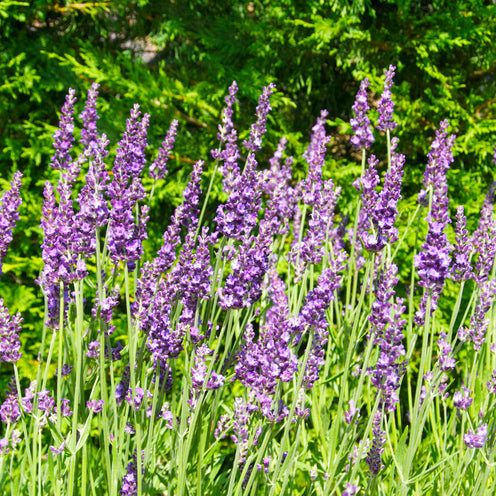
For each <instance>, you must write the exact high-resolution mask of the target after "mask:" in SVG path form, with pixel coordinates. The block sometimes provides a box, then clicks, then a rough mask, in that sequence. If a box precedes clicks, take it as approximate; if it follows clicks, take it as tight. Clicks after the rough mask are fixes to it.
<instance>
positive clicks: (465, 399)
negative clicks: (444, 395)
mask: <svg viewBox="0 0 496 496" xmlns="http://www.w3.org/2000/svg"><path fill="white" fill-rule="evenodd" d="M462 390H463V392H462V391H457V392H456V393H455V394H454V395H453V405H454V406H455V408H459V409H460V410H466V409H467V408H468V407H469V406H470V405H471V404H472V402H473V401H474V400H473V398H471V397H470V396H469V395H470V393H471V392H472V391H470V389H467V388H466V387H462Z"/></svg>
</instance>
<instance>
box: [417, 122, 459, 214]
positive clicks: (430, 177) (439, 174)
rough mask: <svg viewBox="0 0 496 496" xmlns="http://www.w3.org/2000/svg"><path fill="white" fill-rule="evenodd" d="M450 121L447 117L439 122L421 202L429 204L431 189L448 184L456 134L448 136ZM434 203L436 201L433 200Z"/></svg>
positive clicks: (428, 159)
mask: <svg viewBox="0 0 496 496" xmlns="http://www.w3.org/2000/svg"><path fill="white" fill-rule="evenodd" d="M448 127H449V122H448V121H447V120H446V119H445V120H443V121H441V123H440V124H439V129H438V130H437V131H436V136H435V138H434V140H433V142H432V144H431V149H430V151H429V153H428V154H427V167H426V170H425V172H424V176H423V179H422V182H423V186H424V187H423V189H421V190H420V193H419V195H418V201H419V203H421V204H423V205H427V204H428V198H427V195H428V193H429V191H435V190H438V189H441V188H443V187H444V185H445V184H446V172H447V170H448V169H449V168H450V164H451V162H453V154H452V152H451V149H452V147H453V144H454V141H455V138H456V137H455V135H450V136H448V132H447V129H448ZM432 204H434V201H433V202H432Z"/></svg>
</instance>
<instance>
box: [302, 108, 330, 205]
mask: <svg viewBox="0 0 496 496" xmlns="http://www.w3.org/2000/svg"><path fill="white" fill-rule="evenodd" d="M328 115H329V113H328V112H327V110H322V111H321V112H320V117H319V118H318V119H317V123H316V124H315V126H314V127H313V128H312V137H311V139H310V144H309V145H308V148H307V149H306V151H305V153H304V154H303V158H304V159H305V160H306V162H307V163H308V175H307V178H306V179H305V180H303V181H302V183H301V185H300V191H301V194H302V198H303V203H305V204H307V205H314V204H315V203H316V202H317V201H318V192H319V191H321V190H322V168H323V166H324V165H325V154H326V146H327V144H328V143H329V141H330V139H331V138H330V137H329V136H326V130H325V126H324V124H325V123H326V120H327V116H328Z"/></svg>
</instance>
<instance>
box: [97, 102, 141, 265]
mask: <svg viewBox="0 0 496 496" xmlns="http://www.w3.org/2000/svg"><path fill="white" fill-rule="evenodd" d="M140 116H141V112H140V111H139V106H138V105H135V106H134V107H133V109H132V110H131V117H130V119H128V120H127V124H126V131H125V133H124V135H123V137H122V140H121V141H120V142H119V147H118V148H117V154H116V158H115V163H114V168H113V181H112V182H111V183H110V184H109V186H108V195H109V197H110V203H111V206H112V209H111V211H110V215H109V224H108V230H107V238H108V250H109V254H110V258H111V259H112V261H113V262H114V263H115V264H118V263H119V262H120V261H123V262H127V264H128V267H129V268H130V269H131V270H132V269H133V268H134V266H135V262H136V261H137V260H139V259H140V258H141V255H142V254H143V247H142V242H143V240H144V239H145V238H146V221H147V220H148V207H147V206H146V205H144V206H143V207H142V208H141V212H140V214H139V215H138V222H137V223H136V222H135V213H134V212H133V210H134V209H135V206H136V205H137V203H138V202H139V201H142V200H144V198H145V190H144V188H143V185H142V184H141V180H140V178H139V176H140V174H141V172H142V170H143V168H144V166H145V161H146V158H145V147H146V133H147V128H148V122H149V118H150V117H149V115H148V114H145V115H144V116H143V118H142V119H141V120H139V118H140Z"/></svg>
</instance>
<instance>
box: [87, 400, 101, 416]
mask: <svg viewBox="0 0 496 496" xmlns="http://www.w3.org/2000/svg"><path fill="white" fill-rule="evenodd" d="M104 404H105V402H104V401H103V400H89V401H87V402H86V408H88V410H89V411H90V412H92V413H100V412H101V411H102V410H103V405H104Z"/></svg>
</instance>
